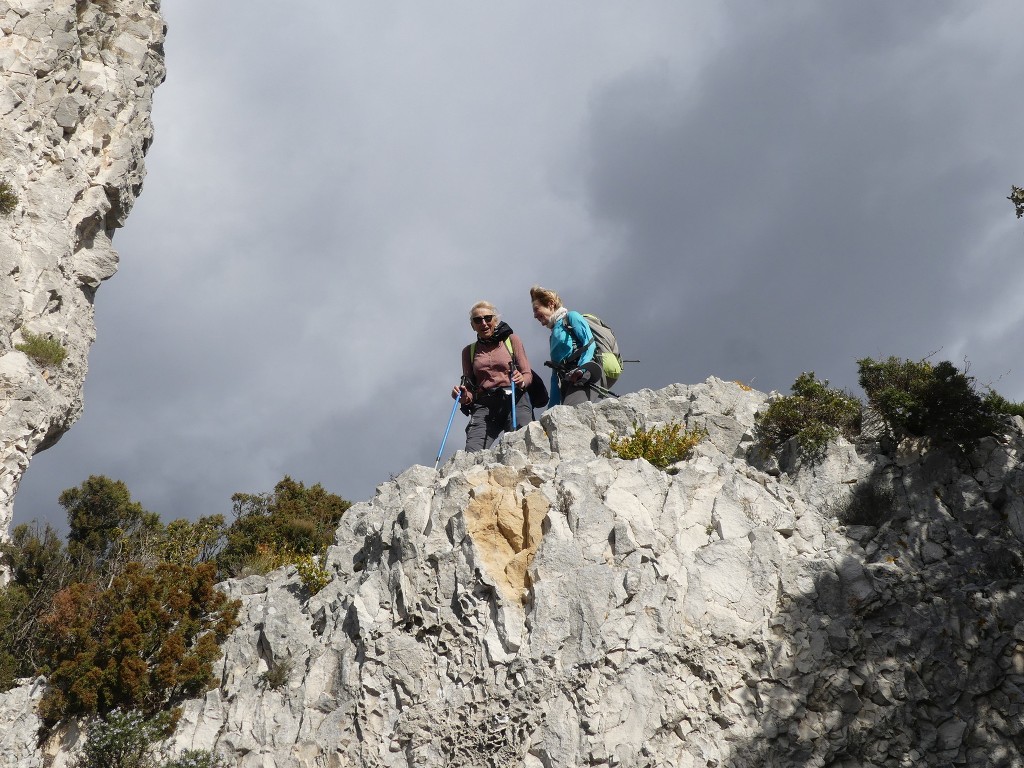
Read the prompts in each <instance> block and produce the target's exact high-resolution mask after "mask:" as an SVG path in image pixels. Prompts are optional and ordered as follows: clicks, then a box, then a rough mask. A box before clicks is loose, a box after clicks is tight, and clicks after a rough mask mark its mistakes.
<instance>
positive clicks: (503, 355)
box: [452, 301, 533, 451]
mask: <svg viewBox="0 0 1024 768" xmlns="http://www.w3.org/2000/svg"><path fill="white" fill-rule="evenodd" d="M469 324H470V327H471V328H472V329H473V330H474V331H476V341H474V342H473V343H472V344H469V345H467V346H466V347H464V348H463V350H462V383H461V385H460V386H458V387H455V388H454V389H452V397H453V398H459V397H461V399H462V412H463V413H465V414H467V415H468V416H469V424H467V425H466V450H467V451H480V450H483V449H484V448H489V447H490V446H491V444H492V443H493V442H494V441H495V440H497V439H498V436H499V435H500V434H501V433H502V432H507V431H509V430H511V429H513V428H515V429H518V428H519V427H522V426H525V425H526V424H528V423H529V422H531V421H533V407H532V406H531V404H530V398H529V396H528V395H527V394H526V388H527V387H529V386H530V383H531V382H532V381H533V373H532V372H531V369H530V361H529V359H527V357H526V349H525V348H524V347H523V342H522V340H521V339H520V338H519V336H517V335H516V334H515V333H513V332H512V329H511V328H510V327H509V325H508V323H505V322H503V321H502V319H501V315H499V314H498V310H497V309H495V307H494V305H493V304H491V303H490V302H489V301H478V302H477V303H476V304H474V305H473V306H472V307H470V310H469ZM513 397H514V398H515V403H514V406H515V409H514V410H513ZM513 416H514V418H515V421H514V422H513Z"/></svg>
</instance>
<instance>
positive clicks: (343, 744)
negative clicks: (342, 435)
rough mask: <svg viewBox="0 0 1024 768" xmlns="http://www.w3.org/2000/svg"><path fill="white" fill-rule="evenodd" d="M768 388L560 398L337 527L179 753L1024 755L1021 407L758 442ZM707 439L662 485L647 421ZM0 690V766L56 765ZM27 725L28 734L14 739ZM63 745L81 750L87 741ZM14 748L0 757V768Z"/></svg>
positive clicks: (440, 760) (245, 584)
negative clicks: (955, 424) (812, 456)
mask: <svg viewBox="0 0 1024 768" xmlns="http://www.w3.org/2000/svg"><path fill="white" fill-rule="evenodd" d="M766 403H767V396H766V395H764V394H761V393H759V392H754V391H750V390H748V389H747V388H744V387H741V386H740V385H737V384H736V383H733V382H725V381H721V380H718V379H713V378H712V379H709V380H708V381H707V382H705V383H703V384H700V385H695V386H682V385H674V386H671V387H668V388H667V389H664V390H660V391H658V392H651V391H646V390H645V391H642V392H638V393H634V394H630V395H626V396H624V397H622V398H620V399H618V400H614V401H604V402H602V403H599V404H597V405H590V404H587V405H583V406H578V407H575V408H566V407H557V408H554V409H552V410H551V411H549V412H548V413H546V414H545V415H544V416H543V417H542V419H541V420H540V422H537V423H533V424H531V425H529V426H528V427H527V428H525V429H523V430H520V431H519V432H517V433H515V434H512V435H506V436H505V437H504V438H503V439H502V440H501V441H500V442H499V444H498V445H497V446H496V447H495V448H493V449H492V450H489V451H484V452H481V453H478V454H473V455H467V454H464V453H459V454H456V456H455V457H454V458H453V459H451V460H450V461H449V462H448V463H447V464H446V465H444V466H443V467H442V468H441V469H440V471H435V470H433V469H430V468H427V467H419V466H417V467H412V468H410V469H409V470H407V471H406V472H404V473H403V474H402V475H400V476H399V477H397V478H395V479H394V480H392V481H390V482H388V483H385V484H383V485H381V486H380V487H379V489H378V492H377V495H376V496H375V497H374V498H373V499H371V500H370V501H367V502H364V503H360V504H357V505H355V506H353V507H351V508H350V509H349V510H348V511H347V512H346V513H345V516H344V517H343V518H342V521H341V525H340V527H339V529H338V532H337V539H336V545H335V546H333V547H331V548H330V549H329V552H328V555H327V561H326V565H327V566H328V568H329V570H330V572H331V574H332V576H333V579H332V581H331V582H330V583H329V584H328V586H327V587H326V588H324V589H323V590H322V591H320V592H319V593H318V594H316V595H310V594H309V593H308V592H307V591H306V589H305V588H304V587H303V585H302V582H301V580H300V579H299V577H298V576H297V575H296V573H295V571H294V570H293V569H291V568H289V569H282V570H280V571H277V572H275V573H272V574H270V575H268V576H267V577H262V576H252V577H249V578H246V579H240V580H232V581H230V582H227V583H226V584H225V585H224V588H225V589H227V590H228V591H229V592H230V593H231V594H232V595H233V596H234V597H237V598H239V599H240V600H241V601H242V605H243V608H242V612H241V615H240V620H241V622H242V623H241V626H240V627H239V629H238V630H236V632H235V633H234V634H233V635H232V636H231V638H230V639H229V641H228V642H227V644H226V645H225V648H224V657H223V659H222V661H221V663H220V666H219V669H218V675H217V676H218V680H219V685H218V687H217V688H215V689H213V690H211V691H210V692H209V693H207V694H206V696H205V697H204V698H203V699H199V700H193V701H189V702H187V703H186V704H185V706H184V711H183V714H182V717H181V720H180V723H179V727H178V729H177V731H176V733H175V735H174V737H173V738H172V739H171V740H170V741H169V742H168V744H167V745H165V746H166V748H167V749H168V751H169V754H180V753H181V752H182V751H184V750H186V749H209V750H213V751H216V752H218V753H220V754H221V755H223V756H224V757H225V758H226V759H227V761H228V764H229V765H233V766H240V767H242V768H257V767H260V768H262V767H263V766H275V768H313V767H314V766H317V767H322V766H332V767H336V768H341V767H342V766H366V767H369V766H373V767H375V768H376V767H383V766H387V767H389V768H392V767H401V768H406V767H408V768H411V767H412V766H417V767H421V766H466V767H469V766H474V767H476V766H528V767H529V768H541V767H542V766H543V767H545V768H554V767H556V766H557V767H560V768H563V767H564V768H568V767H569V766H574V767H575V766H643V767H654V766H657V767H659V768H661V767H664V768H668V767H669V766H672V768H677V767H678V766H683V767H684V768H696V767H698V766H699V767H700V768H706V766H722V767H725V766H734V767H737V768H738V767H740V766H793V767H794V768H796V766H800V767H801V768H805V767H806V766H836V767H839V768H854V766H856V767H857V768H869V767H870V766H878V767H881V766H887V767H888V766H892V767H893V768H895V767H897V766H949V765H969V766H993V767H994V766H1021V765H1024V758H1022V757H1021V754H1022V753H1021V749H1020V747H1021V744H1022V739H1024V600H1022V596H1021V588H1022V580H1021V576H1022V573H1024V569H1022V560H1021V550H1022V547H1021V541H1022V534H1024V501H1022V500H1024V470H1022V469H1021V464H1020V461H1021V458H1022V456H1024V421H1022V420H1020V419H1017V420H1016V421H1015V422H1014V424H1013V426H1012V429H1010V430H1009V432H1008V434H1007V435H1006V436H1004V437H1003V438H1000V439H990V440H986V441H985V442H983V443H982V445H981V446H980V448H979V449H978V451H977V452H976V453H975V455H973V456H971V457H968V458H967V459H965V460H962V461H957V460H956V459H954V458H953V457H951V456H948V455H946V454H943V453H941V452H938V451H935V450H931V449H928V448H927V447H926V446H923V445H920V444H910V443H908V444H905V445H903V446H901V450H900V451H899V452H897V454H895V455H890V456H886V455H883V454H881V453H880V452H879V451H880V448H881V445H880V444H879V443H870V442H868V443H861V444H858V445H856V446H854V445H851V444H849V443H847V442H845V441H839V442H838V443H835V444H833V445H832V446H831V447H830V449H829V451H828V453H827V454H826V456H825V458H824V459H823V460H822V461H821V462H819V463H817V464H814V465H804V464H801V463H800V462H799V460H795V459H793V458H787V456H789V454H787V453H786V452H783V454H782V457H781V460H779V459H778V458H776V459H773V460H771V461H766V460H765V459H764V457H761V456H760V455H759V453H758V451H757V450H754V446H753V439H752V431H753V427H754V414H755V413H756V412H757V410H758V409H760V408H763V407H764V406H765V404H766ZM672 420H675V421H683V422H685V423H686V424H687V425H688V426H689V427H695V426H703V427H706V428H707V430H708V432H709V437H708V438H707V439H706V440H705V441H704V442H702V443H701V444H700V445H699V446H698V447H697V449H696V450H695V452H694V455H693V456H692V457H691V458H689V459H688V460H686V461H683V462H680V463H679V464H677V465H675V466H674V467H672V468H670V471H669V472H662V471H659V470H657V469H655V468H653V467H652V466H651V465H650V464H648V463H647V462H645V461H643V460H633V461H623V460H620V459H617V458H610V457H609V456H608V452H607V448H608V442H609V435H610V434H611V433H612V432H615V433H616V434H619V435H623V434H628V432H629V431H630V430H631V428H632V424H633V423H634V422H636V423H638V424H640V425H641V426H647V427H651V426H655V425H659V424H665V423H667V422H669V421H672ZM41 684H42V683H41V681H34V682H32V683H31V684H30V683H26V685H25V686H23V687H22V688H20V689H17V690H16V691H12V692H10V693H8V694H6V695H5V696H6V697H0V723H3V724H4V726H5V727H2V728H0V755H5V756H9V757H7V759H8V760H9V761H11V762H10V764H17V765H24V766H37V765H38V766H41V765H43V762H42V760H43V753H41V752H38V753H37V752H34V751H32V748H31V738H30V734H31V733H32V729H33V728H34V727H36V726H37V725H38V722H37V721H36V720H35V718H34V716H32V715H28V714H26V713H25V709H26V705H28V706H30V705H31V702H32V701H33V700H34V698H33V697H36V696H38V690H39V687H40V685H41ZM26 734H29V735H26ZM61 737H62V739H63V741H61V742H54V743H53V744H51V745H49V746H47V750H48V753H47V754H48V756H49V758H50V759H51V760H52V762H51V763H48V764H50V765H52V766H54V768H60V767H61V766H64V765H69V764H70V761H71V759H72V755H73V754H74V750H75V749H76V748H77V745H78V744H80V743H81V736H80V735H79V734H78V732H77V731H76V730H75V729H74V728H71V729H69V730H68V731H67V732H65V733H63V734H61ZM0 764H3V762H2V760H0Z"/></svg>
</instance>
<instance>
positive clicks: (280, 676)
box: [261, 658, 294, 690]
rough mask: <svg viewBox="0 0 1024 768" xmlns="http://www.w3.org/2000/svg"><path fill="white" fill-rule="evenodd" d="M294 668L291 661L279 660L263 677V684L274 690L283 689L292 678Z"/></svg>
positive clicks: (286, 659)
mask: <svg viewBox="0 0 1024 768" xmlns="http://www.w3.org/2000/svg"><path fill="white" fill-rule="evenodd" d="M293 666H294V665H293V664H292V660H291V659H288V658H284V659H278V660H277V661H275V662H274V663H273V664H272V665H271V666H270V667H269V668H268V669H267V671H266V672H264V673H263V675H262V676H261V679H262V680H263V684H264V685H265V686H266V687H267V688H271V689H273V690H277V689H278V688H281V687H283V686H284V685H285V684H286V683H287V682H288V678H289V677H291V674H292V667H293Z"/></svg>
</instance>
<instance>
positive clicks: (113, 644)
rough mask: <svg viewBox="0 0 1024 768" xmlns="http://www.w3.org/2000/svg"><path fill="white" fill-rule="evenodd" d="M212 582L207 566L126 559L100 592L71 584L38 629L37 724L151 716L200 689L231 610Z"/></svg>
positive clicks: (230, 623) (234, 608) (229, 624)
mask: <svg viewBox="0 0 1024 768" xmlns="http://www.w3.org/2000/svg"><path fill="white" fill-rule="evenodd" d="M215 576H216V570H215V568H214V566H213V564H212V563H202V564H200V565H197V566H194V567H190V566H179V565H172V564H168V563H165V564H161V565H158V566H157V567H156V568H145V567H143V566H142V565H140V564H139V563H129V564H128V566H127V567H126V568H125V570H124V572H123V573H121V574H120V575H118V576H117V577H115V578H114V579H113V581H112V582H111V583H110V585H109V587H108V588H106V589H104V588H102V587H100V586H99V585H97V584H95V583H88V584H83V583H76V584H72V585H71V586H69V587H67V588H66V589H63V590H61V591H60V592H58V593H57V594H56V595H55V596H54V598H53V605H52V607H51V608H50V610H49V611H48V613H47V614H46V615H45V616H43V618H42V621H41V629H40V640H39V651H40V655H41V657H42V658H44V659H45V660H46V664H45V666H44V667H43V668H42V669H41V670H40V672H41V673H43V674H46V675H47V677H48V680H47V682H48V684H49V685H48V688H47V690H46V692H45V693H44V694H43V696H42V698H41V699H40V702H39V712H40V716H41V718H42V719H43V722H44V724H45V725H46V726H50V725H53V724H54V723H56V722H58V721H59V720H61V719H63V718H65V717H68V716H81V715H90V714H100V715H102V714H104V713H106V712H110V711H112V710H114V709H117V708H122V709H131V710H138V711H140V712H141V713H142V714H143V715H144V716H146V717H151V716H153V715H155V714H157V713H158V712H161V711H163V710H165V709H166V708H167V707H169V706H172V705H174V704H175V703H177V702H178V701H180V700H181V699H183V698H186V697H188V696H194V695H198V694H200V693H202V692H204V691H205V690H207V689H208V688H209V687H210V685H211V684H212V683H213V682H214V680H213V676H212V669H213V662H214V661H215V660H216V659H217V658H219V657H220V647H219V644H220V643H221V642H223V640H224V639H225V638H226V637H227V635H228V633H229V632H230V631H231V630H232V629H233V628H234V627H235V626H237V620H236V617H237V614H238V609H239V603H238V601H230V600H228V598H227V596H226V595H225V594H224V593H223V592H221V591H220V590H218V589H216V588H215V587H214V579H215Z"/></svg>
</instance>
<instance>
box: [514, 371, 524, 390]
mask: <svg viewBox="0 0 1024 768" xmlns="http://www.w3.org/2000/svg"><path fill="white" fill-rule="evenodd" d="M512 381H514V382H515V384H516V386H517V387H521V386H523V372H522V371H512Z"/></svg>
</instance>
